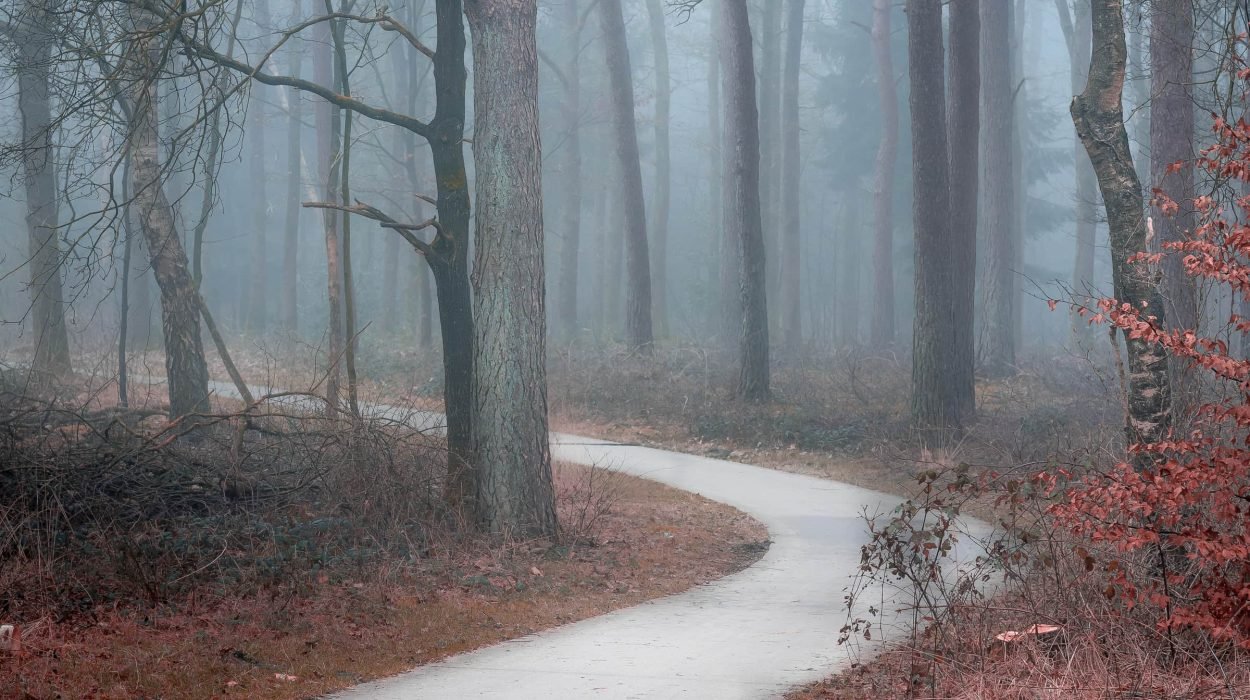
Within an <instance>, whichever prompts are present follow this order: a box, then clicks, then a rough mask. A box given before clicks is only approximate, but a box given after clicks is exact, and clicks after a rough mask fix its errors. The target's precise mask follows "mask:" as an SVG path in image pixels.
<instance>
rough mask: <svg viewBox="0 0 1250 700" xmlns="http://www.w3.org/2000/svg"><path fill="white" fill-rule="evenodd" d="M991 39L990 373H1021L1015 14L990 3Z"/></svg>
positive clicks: (987, 318)
mask: <svg viewBox="0 0 1250 700" xmlns="http://www.w3.org/2000/svg"><path fill="white" fill-rule="evenodd" d="M984 7H985V10H984V12H985V20H984V24H983V31H984V37H985V39H984V41H985V120H986V138H985V151H986V153H985V188H986V190H985V199H986V229H987V231H986V239H985V244H986V245H985V247H986V251H985V252H986V256H985V257H986V261H985V333H984V336H985V373H986V375H987V376H991V377H1004V376H1008V375H1010V374H1012V373H1014V372H1015V367H1016V346H1015V326H1014V321H1013V317H1014V313H1013V311H1014V298H1013V294H1012V288H1013V286H1014V285H1013V277H1014V273H1013V268H1014V267H1015V265H1016V249H1015V247H1016V241H1017V238H1018V236H1017V235H1016V226H1017V224H1018V220H1017V218H1016V191H1015V186H1014V183H1015V168H1014V165H1013V161H1012V157H1013V156H1014V155H1015V153H1014V148H1013V145H1012V137H1013V135H1014V123H1015V105H1014V91H1015V87H1016V86H1015V82H1014V78H1013V76H1012V75H1011V33H1012V26H1011V13H1010V8H1009V7H1008V6H1007V4H1006V3H1000V2H987V3H985V4H984Z"/></svg>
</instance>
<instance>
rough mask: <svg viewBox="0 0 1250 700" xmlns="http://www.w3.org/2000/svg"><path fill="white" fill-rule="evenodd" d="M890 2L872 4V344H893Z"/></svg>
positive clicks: (894, 125)
mask: <svg viewBox="0 0 1250 700" xmlns="http://www.w3.org/2000/svg"><path fill="white" fill-rule="evenodd" d="M890 12H891V2H890V0H873V4H872V50H873V56H874V57H875V59H876V65H877V95H878V108H879V110H880V114H881V143H880V145H879V146H878V148H877V162H876V169H875V173H876V175H875V180H874V185H873V226H874V233H873V247H872V280H873V281H872V289H873V312H872V344H873V345H874V346H875V347H879V348H884V347H889V346H891V345H893V344H894V340H895V331H894V313H895V312H894V169H895V162H896V161H897V159H898V95H897V92H896V91H895V89H894V57H893V55H892V54H891V51H890Z"/></svg>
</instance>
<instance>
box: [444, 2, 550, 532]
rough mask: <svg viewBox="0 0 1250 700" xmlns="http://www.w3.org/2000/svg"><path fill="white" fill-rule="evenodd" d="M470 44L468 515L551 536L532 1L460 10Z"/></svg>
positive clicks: (493, 525) (495, 527) (495, 526)
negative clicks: (471, 511)
mask: <svg viewBox="0 0 1250 700" xmlns="http://www.w3.org/2000/svg"><path fill="white" fill-rule="evenodd" d="M465 13H466V15H467V16H468V19H469V25H470V28H471V30H472V36H473V85H474V91H473V115H474V117H473V120H474V130H473V131H474V149H473V153H474V158H473V162H474V164H475V166H476V172H477V182H476V186H477V203H478V210H477V218H476V245H475V257H474V265H473V291H474V296H473V300H474V306H473V309H474V328H475V333H474V344H473V349H474V354H475V356H476V357H475V366H476V367H477V368H478V372H479V377H481V378H482V379H480V380H479V381H477V382H476V383H475V384H474V393H473V425H474V443H473V447H474V456H475V467H476V468H477V471H478V474H479V475H478V478H477V485H478V491H477V499H476V501H477V507H478V510H479V515H478V517H479V518H480V519H481V521H482V523H483V525H484V526H485V527H486V528H487V529H488V530H490V531H492V532H501V533H518V534H523V535H529V536H535V535H539V536H554V535H555V534H556V527H557V525H556V509H555V496H554V491H553V488H552V483H551V449H550V446H549V444H548V436H547V373H546V363H547V356H546V345H545V339H546V309H545V303H544V296H543V294H544V289H545V281H544V275H543V218H542V147H541V144H540V142H539V132H538V50H537V46H536V38H535V25H536V24H537V15H538V7H537V2H536V0H469V2H468V3H467V4H466V5H465Z"/></svg>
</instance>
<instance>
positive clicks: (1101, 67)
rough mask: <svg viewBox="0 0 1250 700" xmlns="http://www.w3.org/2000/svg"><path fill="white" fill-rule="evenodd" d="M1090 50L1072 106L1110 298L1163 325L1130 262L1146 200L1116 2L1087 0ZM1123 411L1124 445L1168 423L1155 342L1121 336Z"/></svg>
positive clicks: (1148, 283)
mask: <svg viewBox="0 0 1250 700" xmlns="http://www.w3.org/2000/svg"><path fill="white" fill-rule="evenodd" d="M1092 19H1093V46H1094V51H1093V53H1092V56H1091V60H1090V64H1089V81H1088V83H1087V84H1086V86H1085V90H1084V91H1083V92H1082V93H1081V94H1079V95H1077V96H1076V97H1075V98H1074V99H1073V100H1072V108H1071V112H1072V121H1073V123H1074V124H1075V125H1076V130H1077V133H1078V134H1079V135H1080V137H1081V143H1082V144H1084V146H1085V150H1086V152H1087V153H1088V154H1089V159H1090V161H1091V162H1092V163H1093V166H1094V172H1095V174H1096V175H1097V177H1098V185H1099V188H1100V189H1101V190H1102V197H1103V202H1104V203H1105V206H1106V210H1107V223H1108V226H1109V228H1110V232H1111V271H1112V282H1113V285H1114V291H1115V298H1116V300H1117V301H1118V302H1119V303H1124V304H1130V305H1132V306H1133V308H1136V309H1139V310H1141V312H1142V313H1145V314H1148V315H1155V316H1158V317H1159V319H1160V321H1162V320H1163V312H1164V311H1163V305H1162V301H1161V297H1160V295H1159V288H1158V284H1159V272H1158V270H1156V269H1154V268H1153V266H1151V265H1148V264H1146V263H1142V262H1137V263H1130V262H1129V259H1130V258H1131V257H1132V256H1133V255H1135V254H1137V253H1142V252H1146V247H1147V241H1146V232H1147V230H1146V217H1145V202H1144V201H1143V197H1142V189H1141V183H1140V182H1139V181H1138V179H1137V171H1136V170H1135V169H1134V168H1133V156H1132V153H1131V151H1130V149H1129V143H1128V132H1127V131H1126V130H1125V128H1124V112H1123V108H1122V106H1121V100H1122V99H1123V91H1124V74H1125V63H1126V57H1127V50H1126V48H1125V43H1124V16H1123V11H1122V2H1121V0H1093V15H1092ZM1125 345H1126V346H1127V351H1128V352H1127V354H1128V374H1129V377H1128V379H1129V387H1128V393H1129V395H1128V405H1129V415H1128V416H1127V417H1126V419H1127V420H1126V426H1125V432H1126V434H1127V437H1128V441H1129V443H1130V444H1132V443H1147V444H1151V443H1155V442H1158V441H1159V440H1160V439H1162V438H1163V437H1164V436H1165V435H1166V434H1167V430H1168V426H1169V425H1170V423H1171V385H1170V382H1169V381H1168V363H1167V356H1166V355H1165V354H1164V352H1163V351H1162V349H1161V348H1160V347H1159V346H1158V345H1156V344H1150V343H1147V342H1145V341H1143V340H1141V339H1133V338H1126V339H1125Z"/></svg>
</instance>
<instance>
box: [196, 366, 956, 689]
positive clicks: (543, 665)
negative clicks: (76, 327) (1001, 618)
mask: <svg viewBox="0 0 1250 700" xmlns="http://www.w3.org/2000/svg"><path fill="white" fill-rule="evenodd" d="M213 390H214V391H215V392H217V393H218V394H221V395H226V396H234V395H236V394H235V391H234V388H233V387H232V386H230V385H228V384H221V383H215V384H214V385H213ZM256 393H258V394H259V393H263V392H260V391H257V392H256ZM371 409H372V411H376V412H378V413H381V414H384V415H388V416H389V417H392V418H402V419H404V420H406V421H407V422H409V423H410V424H416V425H420V426H423V427H431V426H436V425H439V424H441V422H442V416H441V415H438V414H432V413H414V412H412V411H409V410H407V409H398V408H393V407H389V406H383V405H375V406H372V407H371ZM552 454H553V457H554V458H555V459H557V460H563V461H567V462H574V463H577V464H585V465H598V466H603V467H611V468H614V469H616V470H619V471H621V472H624V473H627V474H632V475H634V476H640V477H643V478H647V479H652V480H655V481H658V482H661V483H664V484H667V485H669V486H672V487H675V488H679V489H682V490H685V491H690V492H692V493H697V494H699V495H702V496H704V497H706V498H709V499H711V500H714V501H720V502H721V503H725V504H728V505H731V506H733V507H735V508H737V509H739V510H741V511H743V512H745V513H747V514H749V515H751V516H753V517H754V518H756V519H758V520H759V521H761V522H762V523H764V525H766V526H767V527H768V531H769V533H770V537H771V539H772V546H771V547H770V548H769V550H768V553H767V554H765V555H764V557H763V558H762V559H760V560H759V561H758V562H756V563H755V564H754V565H752V566H750V567H748V568H747V569H745V570H743V571H740V572H738V573H736V574H731V575H729V576H726V577H724V578H722V579H719V580H717V581H715V582H712V583H709V584H706V585H703V586H698V587H695V588H693V589H691V590H689V591H686V592H685V593H680V594H677V595H672V596H668V597H666V598H660V599H657V600H653V601H650V602H646V603H642V604H640V605H636V606H634V607H631V608H625V609H622V610H617V611H615V612H611V613H608V614H606V615H601V616H599V617H594V618H590V619H587V620H583V621H581V622H576V623H572V624H569V625H564V626H562V627H557V628H554V629H550V630H547V631H544V632H539V633H537V634H532V635H528V636H525V637H521V638H518V639H514V640H511V641H507V642H503V643H501V644H496V645H494V646H490V647H486V648H483V649H479V650H477V651H472V652H468V653H464V654H459V655H456V656H453V657H450V658H448V659H445V660H443V661H440V662H437V663H433V664H428V665H425V666H421V667H419V668H417V669H415V670H413V671H410V672H407V673H403V674H400V675H398V676H393V677H391V678H386V679H383V680H379V681H374V682H371V683H366V684H363V685H360V686H357V687H355V688H352V689H350V690H347V691H345V692H342V693H339V694H337V695H334V696H332V697H333V698H337V699H339V700H400V699H403V700H443V699H446V700H459V699H460V698H508V699H509V700H526V699H530V698H533V699H535V700H537V699H542V700H548V699H554V700H565V699H569V700H574V699H579V698H622V699H624V698H656V699H667V698H709V699H710V698H715V699H729V698H774V697H780V696H781V695H783V694H784V693H785V691H786V690H788V689H791V688H793V687H795V686H798V685H802V684H805V683H809V682H813V681H816V680H819V679H821V678H824V677H827V676H829V675H831V674H833V673H835V672H837V671H838V670H840V669H842V668H845V667H846V666H848V665H849V664H850V663H851V661H852V658H853V657H854V656H855V654H856V653H858V654H859V655H861V656H862V655H863V654H866V653H871V652H872V651H874V650H875V649H876V648H878V647H879V645H880V644H882V643H883V641H887V640H882V639H881V638H880V636H879V635H875V634H874V639H873V641H872V642H863V641H862V640H861V642H860V643H859V645H856V646H852V647H850V648H848V646H846V645H841V646H840V645H838V643H837V640H838V635H839V632H838V631H839V629H840V628H841V627H842V626H843V625H844V624H845V623H846V621H847V619H848V618H847V612H846V607H845V601H844V596H845V589H846V587H847V586H848V584H849V583H850V581H851V577H852V575H853V574H854V573H855V570H856V568H857V567H858V565H859V560H860V545H862V544H863V543H864V541H865V540H866V537H867V529H866V526H865V523H864V520H863V514H864V512H868V513H877V512H884V511H888V510H890V509H892V508H893V507H894V506H895V505H897V504H898V502H899V499H898V498H897V497H895V496H889V495H886V494H883V493H878V492H875V491H869V490H866V489H862V488H859V487H856V486H851V485H849V484H843V483H839V482H834V481H827V480H823V479H817V478H814V477H809V476H802V475H798V474H789V473H786V472H780V471H776V470H773V469H766V468H763V467H755V466H750V465H746V464H739V463H736V462H727V461H723V460H717V459H710V458H706V457H698V456H693V455H687V454H680V453H676V452H668V451H664V450H657V449H652V448H647V447H639V446H634V445H623V444H619V443H613V442H607V441H603V440H595V439H591V438H584V437H577V436H573V435H562V434H553V435H552ZM970 525H971V526H973V527H977V529H980V527H981V525H980V524H979V523H970ZM974 554H975V552H974V551H973V549H972V547H970V546H969V547H967V548H966V549H965V551H963V552H958V551H957V552H956V556H957V557H961V558H962V559H963V560H967V559H968V558H970V557H971V556H973V555H974ZM872 598H873V600H871V601H865V606H866V605H867V604H869V603H871V604H873V605H876V606H878V607H880V608H882V609H883V610H885V611H886V617H885V619H884V622H885V627H886V629H887V630H890V629H904V628H905V627H904V625H905V620H901V619H900V620H897V621H895V620H891V619H890V617H891V615H890V613H889V611H890V610H892V609H893V608H894V607H896V606H894V605H891V604H890V602H889V601H890V598H891V591H882V592H881V594H880V595H876V594H875V592H874V595H873V596H872ZM857 614H862V612H858V611H857ZM874 631H875V630H874ZM865 644H867V645H868V648H865V646H864V645H865Z"/></svg>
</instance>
